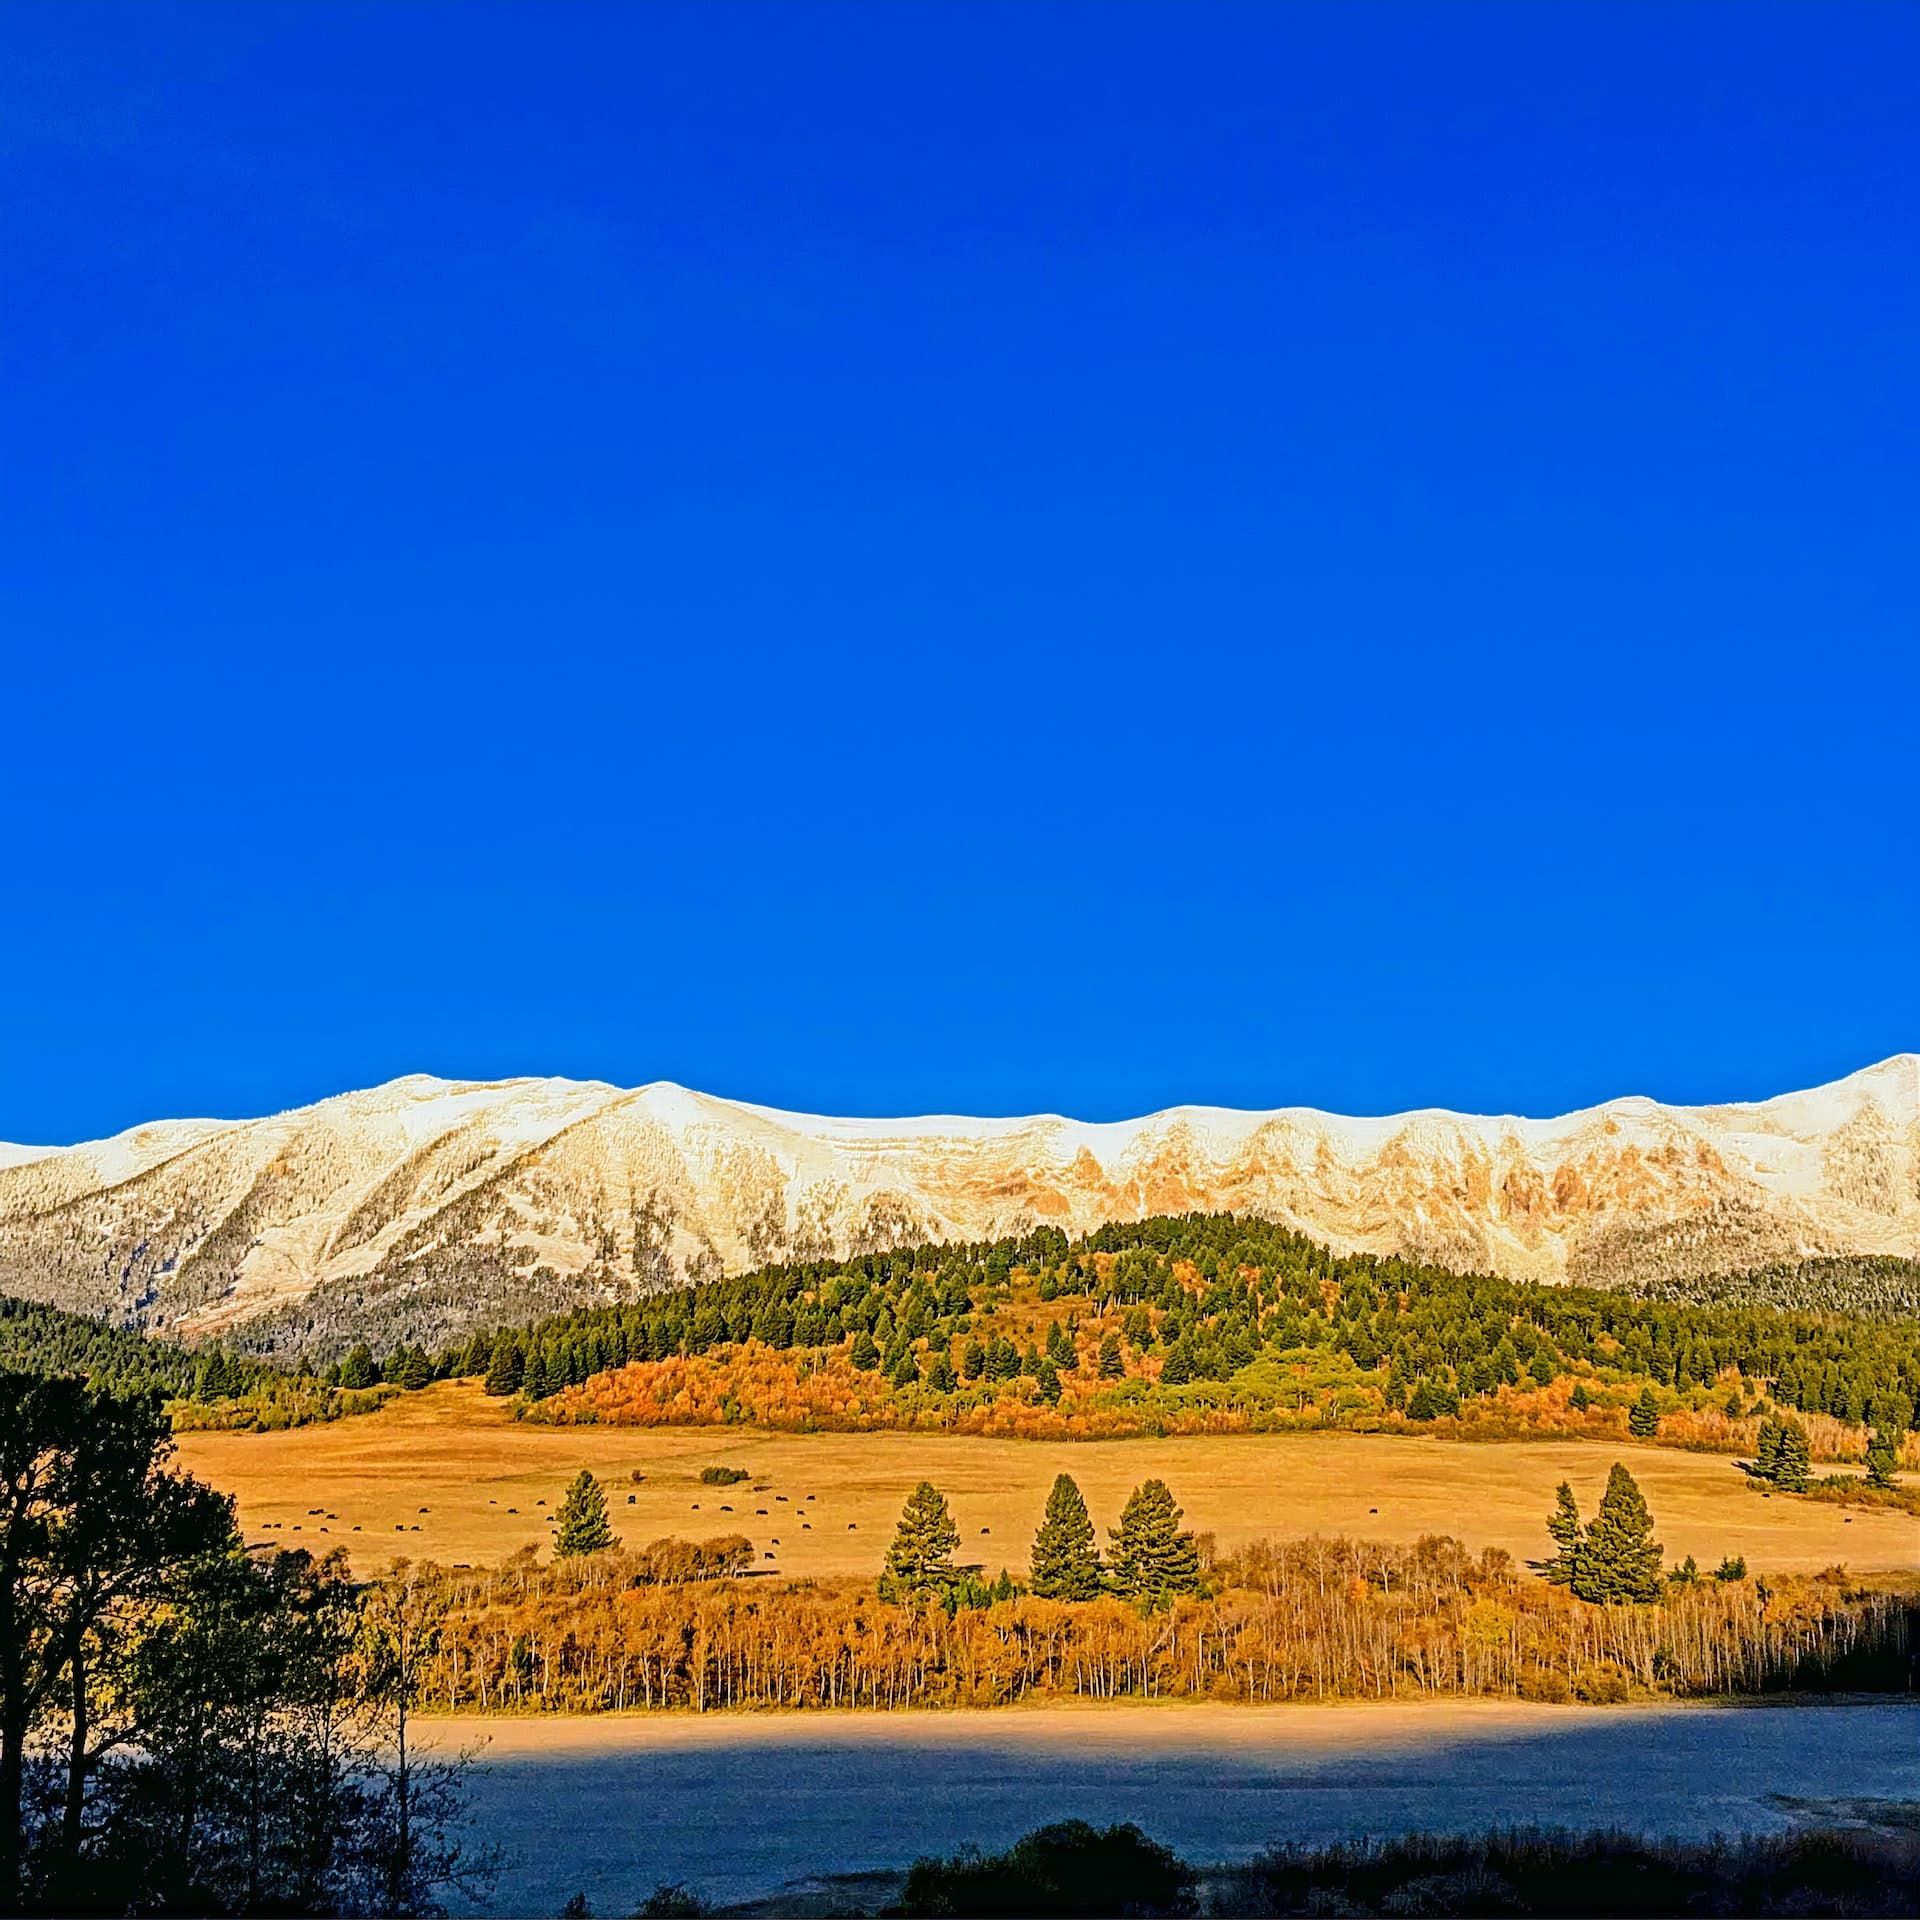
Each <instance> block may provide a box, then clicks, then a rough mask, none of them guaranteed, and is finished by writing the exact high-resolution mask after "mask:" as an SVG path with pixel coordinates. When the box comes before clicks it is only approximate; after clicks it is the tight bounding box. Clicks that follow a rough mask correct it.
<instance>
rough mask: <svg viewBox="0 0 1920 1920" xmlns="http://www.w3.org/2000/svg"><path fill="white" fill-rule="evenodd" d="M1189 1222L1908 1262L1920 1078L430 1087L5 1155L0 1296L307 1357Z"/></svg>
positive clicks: (1738, 1260)
mask: <svg viewBox="0 0 1920 1920" xmlns="http://www.w3.org/2000/svg"><path fill="white" fill-rule="evenodd" d="M1190 1208H1192V1209H1204V1210H1208V1211H1215V1210H1227V1209H1233V1210H1241V1211H1248V1212H1253V1213H1258V1214H1261V1215H1263V1216H1266V1217H1268V1218H1271V1219H1275V1220H1279V1221H1283V1222H1285V1223H1287V1224H1289V1225H1292V1226H1295V1227H1298V1228H1299V1229H1300V1230H1301V1231H1302V1232H1305V1233H1308V1234H1311V1235H1312V1236H1313V1237H1314V1238H1316V1239H1319V1240H1322V1241H1325V1242H1327V1243H1328V1244H1330V1245H1332V1246H1334V1247H1336V1248H1339V1249H1341V1250H1355V1249H1363V1250H1371V1251H1374V1252H1380V1253H1387V1252H1400V1253H1405V1254H1408V1255H1411V1256H1414V1257H1418V1258H1421V1259H1426V1260H1432V1261H1437V1262H1441V1263H1443V1264H1446V1265H1449V1266H1453V1267H1458V1268H1463V1269H1467V1268H1472V1269H1491V1270H1493V1271H1495V1272H1498V1273H1503V1274H1507V1275H1511V1276H1515V1277H1526V1278H1537V1279H1544V1280H1559V1279H1574V1280H1582V1281H1590V1282H1599V1283H1607V1282H1615V1281H1622V1280H1628V1279H1633V1278H1636V1277H1640V1276H1644V1275H1647V1274H1650V1273H1653V1272H1655V1271H1663V1270H1664V1271H1669V1272H1679V1273H1698V1272H1720V1271H1729V1270H1732V1269H1736V1268H1741V1267H1750V1266H1757V1265H1762V1264H1766V1263H1768V1262H1771V1261H1776V1260H1783V1259H1793V1258H1796V1257H1800V1256H1803V1255H1810V1254H1821V1253H1880V1254H1901V1255H1905V1256H1908V1257H1920V1056H1916V1055H1914V1054H1901V1055H1899V1056H1897V1057H1896V1058H1894V1059H1891V1060H1886V1061H1883V1062H1882V1063H1881V1064H1880V1065H1878V1066H1875V1067H1869V1068H1867V1069H1865V1070H1864V1071H1862V1072H1860V1073H1856V1074H1852V1075H1850V1076H1849V1077H1848V1078H1847V1079H1845V1080H1839V1081H1836V1082H1834V1083H1833V1084H1832V1085H1830V1086H1825V1087H1819V1088H1816V1089H1814V1090H1813V1091H1811V1092H1807V1093H1791V1094H1783V1095H1781V1096H1780V1097H1779V1098H1777V1099H1772V1100H1765V1101H1759V1102H1754V1103H1749V1104H1740V1105H1729V1106H1715V1107H1669V1106H1662V1105H1660V1104H1658V1103H1657V1102H1655V1101H1652V1100H1647V1099H1642V1098H1629V1099H1622V1100H1612V1101H1609V1102H1607V1103H1606V1104H1605V1105H1604V1106H1599V1107H1593V1108H1589V1109H1587V1110H1586V1111H1584V1112H1580V1113H1572V1114H1567V1115H1565V1116H1563V1117H1561V1118H1559V1119H1555V1120H1524V1119H1517V1118H1512V1117H1493V1118H1478V1117H1472V1116H1467V1115H1462V1114H1454V1113H1445V1112H1431V1111H1430V1112H1423V1113H1409V1114H1395V1115H1392V1116H1390V1117H1388V1118H1384V1119H1343V1118H1341V1117H1339V1116H1337V1115H1333V1114H1326V1113H1318V1112H1314V1111H1312V1110H1310V1109H1306V1108H1286V1109H1281V1110H1279V1111H1275V1112H1270V1113H1242V1112H1234V1111H1228V1110H1226V1109H1222V1108H1215V1107H1174V1108H1170V1109H1169V1110H1167V1111H1166V1112H1164V1113H1156V1114H1150V1115H1148V1116H1147V1117H1146V1118H1144V1119H1140V1120H1126V1121H1116V1122H1112V1123H1105V1124H1091V1123H1086V1122H1081V1121H1075V1120H1066V1119H1061V1118H1059V1117H1058V1116H1056V1115H1051V1114H1049V1115H1042V1116H1037V1117H1033V1118H1027V1119H1008V1120H973V1119H960V1118H951V1117H947V1116H938V1117H933V1118H926V1119H917V1120H830V1119H824V1118H821V1117H818V1116H815V1115H809V1114H795V1113H781V1112H777V1111H775V1110H774V1109H772V1108H768V1107H757V1106H747V1105H742V1104H740V1103H738V1102H734V1101H728V1100H718V1099H713V1098H711V1097H709V1096H707V1095H705V1094H700V1093H693V1092H690V1091H689V1090H688V1089H686V1088H684V1087H679V1086H674V1085H672V1084H670V1083H667V1082H657V1083H655V1084H653V1085H651V1086H645V1087H640V1088H636V1089H632V1090H623V1089H621V1088H618V1087H612V1086H606V1085H602V1084H599V1083H597V1082H583V1081H573V1080H507V1081H497V1082H491V1083H480V1082H471V1081H448V1080H438V1079H431V1078H427V1077H424V1076H422V1077H414V1078H409V1079H404V1080H396V1081H393V1082H391V1083H390V1084H389V1085H387V1086H383V1087H376V1088H373V1089H371V1090H370V1091H368V1092H364V1093H349V1094H343V1095H341V1096H340V1097H338V1098H337V1099H332V1100H323V1101H321V1102H320V1103H319V1104H318V1105H316V1106H311V1107H304V1108H301V1109H300V1110H298V1111H296V1112H293V1113H285V1114H280V1115H277V1116H275V1117H274V1118H272V1119H267V1120H243V1121H220V1120H167V1121H156V1122H154V1123H153V1124H151V1125H148V1126H142V1127H136V1128H134V1129H133V1130H132V1131H131V1132H128V1133H124V1134H121V1135H119V1136H118V1137H117V1138H115V1139H112V1140H106V1141H99V1142H95V1143H92V1144H90V1145H85V1146H76V1147H62V1148H34V1147H8V1146H0V1291H4V1292H10V1293H16V1294H21V1295H26V1296H29V1297H31V1298H34V1299H38V1300H48V1301H53V1302H55V1303H57V1304H59V1305H61V1306H65V1307H70V1308H75V1309H78V1310H80V1311H83V1312H87V1313H92V1314H97V1315H100V1316H102V1317H105V1318H108V1319H111V1320H114V1321H117V1322H121V1323H124V1324H128V1325H139V1326H145V1327H148V1328H151V1329H153V1330H156V1331H158V1330H166V1331H171V1332H174V1333H178V1334H182V1335H186V1336H189V1337H191V1336H197V1335H204V1334H213V1333H219V1334H222V1335H226V1336H228V1337H231V1338H235V1339H237V1340H240V1341H241V1342H243V1343H245V1344H248V1345H260V1344H264V1343H266V1342H267V1341H269V1340H271V1341H272V1343H273V1344H274V1345H276V1346H277V1347H279V1348H281V1349H282V1350H287V1349H296V1350H307V1351H317V1350H320V1349H323V1348H325V1349H331V1348H335V1347H337V1346H338V1345H339V1344H340V1342H341V1341H342V1339H343V1338H345V1337H347V1336H350V1335H352V1334H355V1333H358V1332H363V1331H364V1332H368V1333H371V1334H374V1335H376V1336H378V1337H383V1338H386V1339H389V1340H392V1339H398V1338H408V1339H420V1340H438V1339H443V1338H448V1337H452V1336H454V1335H457V1334H458V1333H459V1332H461V1331H462V1330H464V1329H465V1328H467V1327H470V1326H472V1325H475V1324H482V1323H489V1322H496V1321H499V1320H502V1319H516V1320H517V1319H523V1318H526V1317H529V1316H530V1315H533V1314H535V1313H539V1312H545V1311H549V1310H552V1309H555V1308H558V1307H561V1306H566V1305H576V1304H580V1303H583V1302H586V1301H591V1300H601V1299H617V1298H624V1297H630V1296H631V1295H632V1294H633V1293H634V1292H635V1291H636V1290H639V1289H646V1288H653V1287H658V1286H662V1285H672V1284H675V1283H678V1282H681V1281H684V1280H686V1279H688V1278H695V1277H701V1276H707V1275H716V1274H720V1273H732V1272H738V1271H742V1270H744V1269H747V1268H750V1267H753V1266H757V1265H759V1264H761V1263H763V1262H766V1261H770V1260H779V1259H786V1258H802V1257H817V1256H823V1255H828V1254H845V1253H849V1252H854V1253H857V1252H862V1251H877V1250H880V1249H883V1248H886V1247H889V1246H892V1245H895V1244H899V1243H902V1242H907V1241H916V1240H923V1239H985V1238H988V1237H991V1236H993V1235H996V1234H1000V1233H1005V1232H1013V1231H1019V1230H1023V1229H1025V1228H1026V1227H1029V1226H1032V1225H1040V1224H1055V1225H1059V1226H1061V1227H1064V1228H1066V1229H1068V1230H1069V1231H1078V1230H1082V1229H1085V1228H1089V1227H1092V1226H1095V1225H1097V1224H1099V1223H1100V1222H1102V1221H1107V1220H1128V1219H1135V1218H1139V1217H1141V1216H1143V1215H1146V1214H1153V1213H1168V1212H1184V1211H1186V1210H1188V1209H1190Z"/></svg>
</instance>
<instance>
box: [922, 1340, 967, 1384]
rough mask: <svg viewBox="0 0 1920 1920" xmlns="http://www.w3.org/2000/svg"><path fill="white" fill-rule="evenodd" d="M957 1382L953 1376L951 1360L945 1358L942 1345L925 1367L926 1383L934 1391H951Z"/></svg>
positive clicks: (945, 1354)
mask: <svg viewBox="0 0 1920 1920" xmlns="http://www.w3.org/2000/svg"><path fill="white" fill-rule="evenodd" d="M959 1384H960V1383H959V1381H957V1380H956V1379H955V1378H954V1376H953V1362H952V1361H951V1360H950V1359H948V1358H947V1353H946V1349H945V1348H944V1347H943V1348H942V1349H941V1350H940V1351H939V1352H938V1353H936V1354H935V1355H934V1356H933V1360H932V1363H931V1364H930V1365H929V1366H928V1368H927V1385H928V1386H930V1387H931V1388H932V1389H933V1390H934V1392H935V1393H951V1392H952V1391H953V1390H954V1388H955V1387H957V1386H958V1385H959Z"/></svg>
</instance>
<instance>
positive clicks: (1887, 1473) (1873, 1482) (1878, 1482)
mask: <svg viewBox="0 0 1920 1920" xmlns="http://www.w3.org/2000/svg"><path fill="white" fill-rule="evenodd" d="M1899 1464H1900V1442H1899V1441H1898V1439H1896V1438H1895V1437H1894V1435H1892V1434H1891V1433H1889V1432H1888V1431H1887V1430H1886V1428H1885V1427H1875V1428H1874V1430H1873V1435H1872V1437H1871V1438H1870V1439H1869V1440H1868V1442H1867V1485H1868V1486H1870V1487H1890V1486H1892V1485H1893V1475H1894V1470H1895V1468H1897V1467H1898V1466H1899Z"/></svg>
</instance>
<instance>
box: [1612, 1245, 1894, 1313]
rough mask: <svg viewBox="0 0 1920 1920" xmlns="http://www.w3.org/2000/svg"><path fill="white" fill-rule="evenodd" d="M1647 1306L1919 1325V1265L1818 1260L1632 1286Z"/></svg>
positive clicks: (1865, 1258) (1837, 1257)
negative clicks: (1754, 1309) (1770, 1310)
mask: <svg viewBox="0 0 1920 1920" xmlns="http://www.w3.org/2000/svg"><path fill="white" fill-rule="evenodd" d="M1631 1291H1632V1292H1633V1293H1635V1294H1637V1295H1638V1296H1639V1297H1640V1298H1642V1299H1646V1300H1677V1301H1681V1302H1683V1303H1685V1304H1687V1305H1690V1306H1701V1307H1728V1306H1731V1307H1750V1306H1762V1307H1776V1308H1785V1309H1788V1310H1790V1311H1792V1312H1797V1313H1818V1314H1845V1315H1850V1316H1852V1317H1853V1318H1855V1319H1861V1320H1913V1319H1920V1260H1904V1259H1901V1258H1900V1257H1899V1256H1898V1255H1895V1254H1860V1253H1850V1254H1821V1255H1816V1256H1814V1257H1813V1258H1811V1259H1806V1260H1791V1261H1781V1262H1777V1263H1776V1264H1774V1265H1772V1266H1766V1267H1751V1268H1749V1269H1748V1270H1747V1271H1745V1272H1743V1273H1720V1274H1688V1275H1673V1276H1662V1277H1661V1278H1658V1279H1653V1280H1641V1281H1636V1282H1635V1283H1634V1284H1633V1286H1632V1288H1631Z"/></svg>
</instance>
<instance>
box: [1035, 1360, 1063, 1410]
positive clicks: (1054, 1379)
mask: <svg viewBox="0 0 1920 1920" xmlns="http://www.w3.org/2000/svg"><path fill="white" fill-rule="evenodd" d="M1033 1377H1034V1381H1035V1383H1036V1384H1037V1385H1038V1386H1039V1389H1040V1398H1041V1399H1042V1400H1044V1401H1045V1402H1046V1403H1047V1405H1048V1406H1050V1407H1051V1406H1056V1405H1058V1404H1059V1400H1060V1373H1059V1370H1058V1369H1057V1368H1056V1367H1055V1366H1054V1364H1053V1362H1052V1361H1051V1360H1046V1359H1043V1360H1042V1361H1041V1362H1040V1364H1039V1366H1038V1367H1037V1368H1035V1370H1034V1375H1033Z"/></svg>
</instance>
